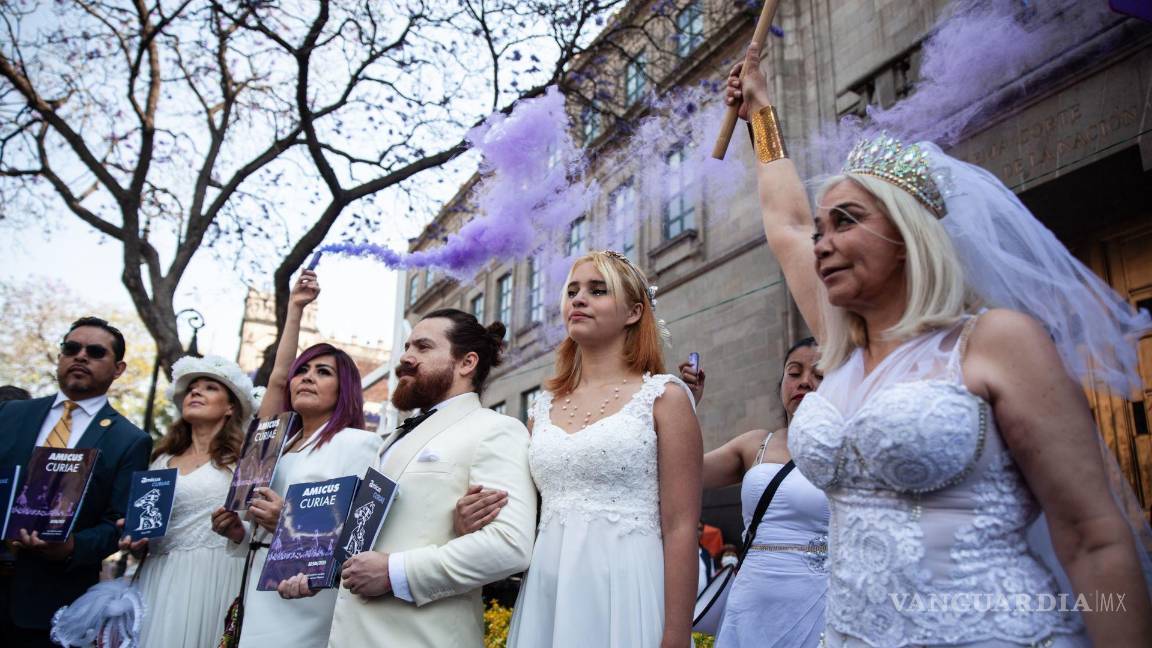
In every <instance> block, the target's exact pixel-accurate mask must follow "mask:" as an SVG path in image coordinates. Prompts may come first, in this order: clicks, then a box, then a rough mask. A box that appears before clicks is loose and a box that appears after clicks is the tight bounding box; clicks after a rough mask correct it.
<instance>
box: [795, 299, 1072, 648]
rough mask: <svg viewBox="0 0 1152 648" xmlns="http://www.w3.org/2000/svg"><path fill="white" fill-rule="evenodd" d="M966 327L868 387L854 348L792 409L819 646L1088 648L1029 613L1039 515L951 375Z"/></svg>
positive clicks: (981, 412)
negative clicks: (815, 497)
mask: <svg viewBox="0 0 1152 648" xmlns="http://www.w3.org/2000/svg"><path fill="white" fill-rule="evenodd" d="M975 319H976V318H969V319H968V320H967V323H968V324H969V325H968V326H964V325H957V326H955V327H952V328H950V329H946V330H940V331H935V332H932V333H927V334H925V335H922V336H920V337H918V338H915V339H913V340H911V341H909V342H907V343H905V344H904V345H902V346H901V347H899V348H898V349H897V350H896V351H894V352H893V353H892V354H891V355H889V356H888V357H887V358H885V359H884V360H883V361H882V362H881V363H880V364H879V365H878V366H877V367H876V368H875V369H874V370H873V371H872V373H871V374H869V375H867V376H865V375H864V366H863V356H862V353H861V351H860V350H859V349H857V351H856V352H855V353H854V354H853V355H852V356H851V357H850V358H849V360H848V361H847V362H846V363H845V364H844V365H843V366H841V367H839V368H837V369H836V370H834V371H832V372H830V373H828V374H827V375H826V376H825V377H824V382H823V383H822V384H821V385H820V388H819V390H818V391H817V392H815V393H812V394H809V395H808V396H806V397H805V398H804V401H803V402H802V403H801V405H800V407H799V409H798V410H797V411H796V415H795V417H794V418H793V422H792V425H791V427H790V428H789V430H790V432H789V443H788V448H789V451H790V452H791V454H792V456H793V458H794V460H795V462H796V466H797V468H799V469H800V471H801V472H803V473H804V475H805V476H806V477H808V479H809V480H811V481H812V483H813V484H815V485H816V486H817V487H818V488H822V489H824V491H825V492H826V493H827V495H828V500H829V506H830V509H831V521H830V525H829V531H828V545H829V546H828V551H829V568H830V570H829V591H828V610H827V623H828V627H827V632H826V641H827V643H828V645H834V646H841V645H843V646H885V647H889V646H890V647H896V646H919V645H951V644H963V645H965V646H968V645H971V646H1015V645H1055V646H1077V645H1087V639H1086V638H1085V637H1084V636H1083V628H1082V623H1081V621H1080V619H1079V617H1078V616H1077V615H1074V614H1072V613H1069V612H1061V611H1060V610H1059V609H1047V610H1045V609H1044V606H1041V605H1037V604H1036V602H1037V600H1038V599H1037V597H1038V596H1039V595H1041V594H1049V595H1055V594H1056V593H1057V592H1058V591H1059V589H1058V586H1057V582H1056V578H1055V577H1054V574H1053V572H1052V571H1051V570H1050V569H1049V568H1048V567H1047V566H1045V564H1044V563H1043V562H1041V561H1040V560H1039V559H1038V558H1037V557H1036V555H1034V554H1033V553H1032V552H1031V551H1030V548H1029V545H1028V540H1027V538H1026V534H1027V532H1028V529H1029V526H1030V525H1032V523H1033V522H1035V521H1036V519H1037V517H1038V516H1039V514H1040V509H1039V506H1038V505H1037V503H1036V500H1035V498H1034V497H1033V495H1032V493H1031V491H1030V490H1029V489H1028V487H1027V485H1026V484H1025V482H1024V480H1023V478H1022V476H1021V475H1020V472H1019V470H1018V469H1017V467H1016V464H1015V463H1014V462H1013V461H1012V459H1011V457H1010V455H1009V454H1008V450H1007V448H1006V447H1005V445H1004V442H1003V440H1002V439H1001V437H1000V434H999V432H998V430H997V428H996V421H995V420H994V418H993V416H992V412H991V408H990V406H989V404H988V403H987V402H986V401H984V400H983V399H981V398H979V397H977V396H976V395H974V394H973V393H971V392H969V391H968V389H967V388H966V387H965V386H964V383H963V378H962V376H961V373H960V360H961V358H962V357H963V352H964V347H965V346H966V342H967V335H968V331H970V330H971V325H970V324H973V323H974V322H975ZM1018 595H1023V597H1024V599H1021V598H1018ZM1022 600H1026V601H1028V602H1027V603H1021V602H1020V601H1022Z"/></svg>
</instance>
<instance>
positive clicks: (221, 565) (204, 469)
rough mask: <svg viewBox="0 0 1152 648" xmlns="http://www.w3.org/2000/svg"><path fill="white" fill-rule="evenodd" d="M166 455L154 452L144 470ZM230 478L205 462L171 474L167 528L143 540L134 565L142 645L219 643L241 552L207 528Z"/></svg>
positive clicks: (191, 647)
mask: <svg viewBox="0 0 1152 648" xmlns="http://www.w3.org/2000/svg"><path fill="white" fill-rule="evenodd" d="M171 459H172V457H171V455H167V454H164V455H160V456H159V457H157V458H156V460H155V461H153V462H152V465H151V466H150V467H149V469H150V470H161V469H164V468H168V461H169V460H171ZM231 483H232V471H231V470H229V469H227V468H219V467H217V466H216V465H215V464H213V463H212V462H211V461H209V462H208V463H206V464H204V465H203V466H200V467H199V468H197V469H196V470H193V471H192V472H190V473H188V474H187V475H179V476H177V477H176V494H175V497H174V498H173V501H172V517H171V519H170V520H169V522H168V529H167V532H166V533H165V535H164V537H162V538H153V539H151V540H149V541H148V557H147V558H146V559H145V560H144V564H143V565H142V566H141V567H140V575H139V578H140V580H139V586H140V592H141V594H142V596H143V599H144V605H145V611H144V621H143V624H142V627H141V630H140V645H141V646H143V648H161V647H162V648H169V647H171V648H181V647H183V648H203V647H204V646H215V645H216V644H217V643H219V641H220V635H221V634H223V632H224V614H225V613H226V612H227V611H228V606H229V605H231V603H232V599H233V598H234V597H235V596H236V592H237V591H239V589H240V576H241V575H242V574H243V572H244V557H243V555H237V554H235V553H233V552H230V551H228V549H227V544H228V539H227V538H224V537H222V536H220V535H217V534H216V533H214V532H213V531H212V511H215V510H216V509H218V508H220V505H221V504H223V503H224V498H225V496H227V495H228V486H229V485H230V484H231Z"/></svg>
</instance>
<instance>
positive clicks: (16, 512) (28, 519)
mask: <svg viewBox="0 0 1152 648" xmlns="http://www.w3.org/2000/svg"><path fill="white" fill-rule="evenodd" d="M99 456H100V450H99V449H97V448H85V449H68V448H44V447H42V448H33V449H32V458H31V459H29V460H28V477H27V479H26V480H25V481H24V487H23V488H21V489H20V494H19V495H17V496H16V503H15V505H13V506H12V510H11V511H10V512H9V513H8V525H7V527H8V528H7V529H6V530H5V533H4V539H5V540H18V539H20V529H24V530H26V531H28V533H32V532H33V531H36V532H37V533H38V534H39V537H40V539H41V540H46V541H48V542H64V541H65V540H67V539H68V536H69V535H71V533H72V525H73V524H75V523H76V516H77V515H78V514H79V513H80V505H81V504H83V503H84V494H85V493H87V492H88V483H89V482H90V481H91V480H92V470H93V469H94V468H95V467H96V459H97V457H99Z"/></svg>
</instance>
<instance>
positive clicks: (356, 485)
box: [256, 468, 396, 591]
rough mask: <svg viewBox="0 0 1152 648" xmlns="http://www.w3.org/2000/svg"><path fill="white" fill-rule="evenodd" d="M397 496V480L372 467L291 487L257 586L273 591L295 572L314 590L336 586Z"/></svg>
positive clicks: (372, 539) (368, 543)
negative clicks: (342, 569)
mask: <svg viewBox="0 0 1152 648" xmlns="http://www.w3.org/2000/svg"><path fill="white" fill-rule="evenodd" d="M395 496H396V482H394V481H392V480H391V479H388V478H387V477H385V476H384V475H381V474H380V473H379V472H377V471H375V470H373V469H371V468H369V469H368V472H367V473H366V474H365V475H364V479H363V480H360V479H357V478H356V477H355V476H354V475H349V476H348V477H339V478H336V479H329V480H327V481H322V482H309V483H304V484H293V485H291V486H289V487H288V493H287V495H286V496H285V497H284V512H283V513H281V515H280V523H279V525H277V527H276V533H275V534H273V536H272V543H271V546H270V547H269V549H268V558H267V560H266V561H265V562H264V570H263V571H262V572H261V573H260V580H259V584H258V585H257V587H256V589H258V590H265V591H267V590H275V589H276V586H277V585H279V584H280V581H283V580H285V579H288V578H291V577H293V576H295V575H296V574H304V575H305V576H307V577H308V587H309V588H310V589H313V590H317V589H326V588H330V587H336V585H337V584H338V583H339V580H340V567H341V565H343V564H344V561H345V560H347V559H348V558H349V557H351V556H354V555H356V554H358V553H360V552H362V551H369V550H371V549H372V546H373V545H374V544H376V536H377V535H379V533H380V527H381V526H382V525H383V523H384V518H385V517H386V516H387V515H388V509H389V508H390V507H391V506H392V500H393V498H394V497H395Z"/></svg>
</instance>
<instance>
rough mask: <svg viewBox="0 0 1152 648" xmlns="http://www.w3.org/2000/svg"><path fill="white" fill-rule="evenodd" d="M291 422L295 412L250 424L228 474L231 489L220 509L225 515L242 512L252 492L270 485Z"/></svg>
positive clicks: (255, 420)
mask: <svg viewBox="0 0 1152 648" xmlns="http://www.w3.org/2000/svg"><path fill="white" fill-rule="evenodd" d="M295 421H296V412H284V413H283V414H280V415H279V416H272V417H269V418H262V419H253V420H252V424H251V425H249V426H248V434H247V435H245V437H244V445H243V447H241V448H240V459H239V460H238V461H237V462H236V470H235V471H234V472H233V473H232V485H231V486H230V487H229V488H228V497H227V498H226V499H225V500H224V508H226V509H228V510H229V511H246V510H247V509H248V505H249V504H250V503H251V501H252V495H253V491H255V490H256V489H257V488H267V487H268V486H271V485H272V478H273V477H274V476H275V475H276V464H277V463H278V462H279V461H280V453H282V452H284V444H285V442H286V441H287V440H288V432H289V431H290V430H291V429H292V427H293V423H294V422H295Z"/></svg>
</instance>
